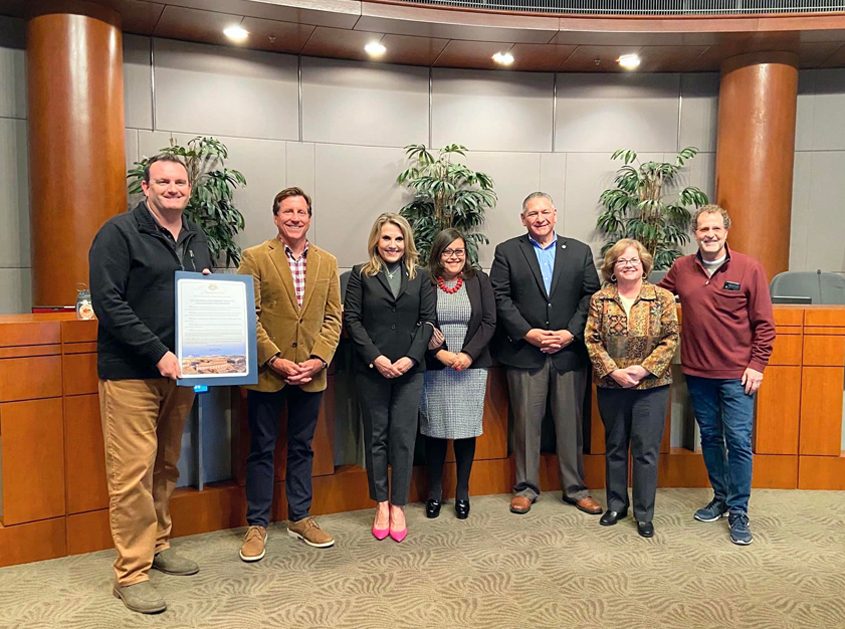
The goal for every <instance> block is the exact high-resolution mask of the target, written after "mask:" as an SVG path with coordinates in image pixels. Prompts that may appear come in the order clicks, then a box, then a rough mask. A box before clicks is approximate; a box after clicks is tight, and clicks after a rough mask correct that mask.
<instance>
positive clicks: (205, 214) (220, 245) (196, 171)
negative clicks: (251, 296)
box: [126, 135, 246, 267]
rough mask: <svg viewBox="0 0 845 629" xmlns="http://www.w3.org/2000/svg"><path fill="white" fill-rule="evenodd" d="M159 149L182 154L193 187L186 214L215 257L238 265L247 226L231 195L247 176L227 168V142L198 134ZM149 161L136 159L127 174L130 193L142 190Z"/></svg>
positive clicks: (228, 264) (229, 265)
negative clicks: (240, 240) (241, 238)
mask: <svg viewBox="0 0 845 629" xmlns="http://www.w3.org/2000/svg"><path fill="white" fill-rule="evenodd" d="M159 152H160V153H167V154H170V155H175V156H177V157H180V158H181V159H182V160H183V161H184V162H185V164H186V165H187V166H188V176H189V178H190V180H191V185H192V190H191V198H190V200H189V201H188V206H187V207H186V208H185V216H186V217H187V218H188V220H189V221H191V222H193V223H196V224H197V225H198V226H199V228H200V229H202V231H203V233H205V235H206V238H208V248H209V249H210V250H211V257H212V259H213V260H216V261H218V262H219V261H225V265H226V266H227V267H231V266H237V265H238V264H239V263H240V260H241V248H240V247H238V245H237V243H236V242H235V237H236V236H237V235H238V232H239V231H241V230H242V229H243V227H244V216H243V214H241V212H240V210H238V208H236V207H235V204H234V202H233V200H232V198H233V195H234V192H235V190H236V189H237V188H238V186H245V185H246V179H245V178H244V176H243V174H242V173H241V172H240V171H237V170H234V169H231V168H226V166H225V160H226V159H227V158H228V157H229V150H228V149H227V148H226V145H225V144H223V143H222V142H221V141H220V140H218V139H216V138H211V137H204V136H199V135H198V136H197V137H195V138H192V139H191V140H188V143H187V144H186V145H185V146H182V145H180V144H177V143H176V142H175V141H174V140H172V139H171V141H170V146H167V147H165V148H163V149H161V150H160V151H159ZM149 160H150V158H149V157H145V158H144V159H142V160H141V161H138V162H135V164H134V165H133V167H132V168H130V169H129V171H128V173H127V174H126V178H127V180H128V181H129V193H130V194H138V193H140V192H141V180H142V179H143V178H144V168H145V167H146V166H147V163H148V162H149Z"/></svg>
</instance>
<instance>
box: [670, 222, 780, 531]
mask: <svg viewBox="0 0 845 629" xmlns="http://www.w3.org/2000/svg"><path fill="white" fill-rule="evenodd" d="M693 225H694V226H695V240H696V242H697V243H698V253H696V254H694V255H689V256H684V257H682V258H678V259H677V260H675V263H674V264H673V265H672V268H671V270H670V271H669V273H668V274H667V275H666V277H665V278H664V279H663V281H661V282H660V285H661V286H663V287H664V288H666V289H668V290H670V291H672V292H673V293H675V294H676V295H678V296H679V297H680V300H681V306H682V308H683V315H684V316H683V325H682V329H681V365H682V368H683V372H684V375H685V376H686V380H687V389H688V390H689V395H690V399H691V401H692V407H693V411H694V412H695V417H696V420H698V425H699V428H700V429H701V452H702V455H703V456H704V463H705V465H706V466H707V473H708V475H709V476H710V484H711V485H712V486H713V492H714V494H715V495H714V497H713V500H711V501H710V503H709V504H708V505H707V506H705V507H702V508H701V509H699V510H698V511H696V512H695V515H694V517H695V519H696V520H698V521H700V522H715V521H716V520H718V519H720V518H721V517H723V516H724V515H726V514H727V515H728V522H729V525H730V535H731V541H732V542H733V543H734V544H741V545H746V544H750V543H751V541H752V539H753V538H752V536H751V530H750V528H749V527H748V498H749V496H750V495H751V430H752V426H753V423H754V394H755V393H756V392H757V389H759V388H760V384H761V383H762V381H763V369H765V367H766V364H767V363H768V361H769V356H770V355H771V353H772V343H773V342H774V340H775V326H774V320H773V317H772V300H771V297H770V296H769V284H768V280H767V278H766V272H765V270H764V269H763V266H762V265H761V264H760V263H759V262H758V261H757V260H755V259H754V258H751V257H749V256H746V255H744V254H742V253H738V252H736V251H731V250H730V249H729V248H728V245H727V238H728V229H730V226H731V219H730V216H728V213H727V212H726V211H725V210H724V209H722V208H720V207H719V206H717V205H706V206H704V207H702V208H700V209H699V210H698V211H697V212H696V214H695V217H694V219H693Z"/></svg>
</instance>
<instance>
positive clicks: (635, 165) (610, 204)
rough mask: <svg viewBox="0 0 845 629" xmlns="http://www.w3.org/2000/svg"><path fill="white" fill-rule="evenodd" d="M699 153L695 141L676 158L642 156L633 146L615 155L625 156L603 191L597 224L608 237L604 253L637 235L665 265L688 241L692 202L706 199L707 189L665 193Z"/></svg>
mask: <svg viewBox="0 0 845 629" xmlns="http://www.w3.org/2000/svg"><path fill="white" fill-rule="evenodd" d="M697 154H698V149H697V148H695V147H692V146H688V147H687V148H685V149H683V150H682V151H680V152H679V153H678V154H677V155H676V156H675V159H674V161H672V162H652V161H649V162H640V161H639V159H638V158H637V154H636V153H635V152H634V151H632V150H631V149H619V150H617V151H615V152H614V153H613V155H611V157H610V158H611V159H613V160H622V167H621V168H619V170H617V171H616V178H615V180H614V183H615V186H614V187H613V188H609V189H607V190H605V191H604V192H602V193H601V197H600V199H599V200H600V202H601V204H602V206H603V208H604V209H603V210H602V211H601V213H600V214H599V217H598V220H597V221H596V229H597V231H598V232H599V233H601V234H602V235H603V236H604V237H605V244H604V246H603V247H602V250H601V252H602V254H604V253H606V252H607V250H608V249H609V248H610V247H612V246H613V244H614V243H615V242H616V241H618V240H619V239H621V238H635V239H637V240H639V241H640V242H641V243H642V244H643V245H644V246H645V248H646V249H648V250H649V252H650V253H651V254H652V255H653V256H654V268H655V269H667V268H669V267H670V266H671V265H672V262H673V261H674V260H675V258H677V257H679V256H680V255H681V250H680V247H681V246H682V245H685V244H686V243H688V242H689V226H690V219H691V218H692V214H691V212H690V209H689V208H690V207H692V208H699V207H701V206H702V205H707V203H708V200H707V195H706V194H705V193H704V192H702V191H701V190H700V189H698V188H696V187H694V186H688V187H686V188H684V189H683V190H681V191H680V193H679V194H678V195H677V197H676V198H674V199H672V200H669V199H667V196H666V195H667V192H668V189H671V188H672V187H673V185H674V184H675V181H676V179H677V178H678V174H679V173H680V171H681V169H682V168H683V166H684V164H685V163H686V162H687V161H689V160H691V159H692V158H693V157H695V156H696V155H697Z"/></svg>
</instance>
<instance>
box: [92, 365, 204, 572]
mask: <svg viewBox="0 0 845 629" xmlns="http://www.w3.org/2000/svg"><path fill="white" fill-rule="evenodd" d="M99 391H100V419H101V421H102V425H103V441H104V444H105V452H106V480H107V482H108V488H109V525H110V526H111V534H112V538H113V539H114V546H115V548H116V549H117V559H116V560H115V562H114V574H115V579H116V580H117V583H118V585H121V586H125V585H133V584H135V583H140V582H142V581H146V580H148V578H149V577H148V575H147V573H148V572H149V570H150V566H151V565H152V563H153V556H154V555H155V553H158V552H161V551H162V550H165V549H167V548H169V547H170V542H169V537H170V529H171V522H170V508H169V502H170V495H171V494H172V493H173V489H174V488H175V487H176V480H177V479H178V478H179V469H178V467H177V464H178V462H179V452H180V450H181V446H182V430H183V428H184V426H185V419H186V417H187V415H188V412H189V411H190V410H191V406H192V405H193V402H194V392H193V389H191V388H186V387H177V386H176V383H175V382H174V381H173V380H168V379H166V378H151V379H148V380H100V384H99Z"/></svg>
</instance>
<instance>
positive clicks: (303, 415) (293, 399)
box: [246, 386, 323, 527]
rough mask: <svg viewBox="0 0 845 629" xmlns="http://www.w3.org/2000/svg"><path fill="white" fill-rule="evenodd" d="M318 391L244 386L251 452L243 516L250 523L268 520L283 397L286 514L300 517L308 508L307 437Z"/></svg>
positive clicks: (311, 453)
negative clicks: (285, 413) (266, 390)
mask: <svg viewBox="0 0 845 629" xmlns="http://www.w3.org/2000/svg"><path fill="white" fill-rule="evenodd" d="M322 397H323V393H322V391H320V392H317V393H308V392H306V391H303V390H302V389H300V388H299V387H295V386H285V387H283V388H282V389H281V390H280V391H276V392H274V393H262V392H260V391H249V392H247V401H248V403H249V412H248V414H249V431H250V446H249V456H248V457H247V460H246V502H247V508H246V521H247V522H248V523H249V524H250V526H264V527H266V526H267V524H268V523H269V522H270V508H271V506H272V504H273V455H274V453H275V451H276V440H277V439H278V436H279V417H280V415H281V414H282V408H283V406H284V404H285V402H287V406H288V422H287V467H286V470H285V492H286V494H287V499H288V519H289V520H293V521H295V520H301V519H302V518H304V517H306V516H307V515H308V511H309V510H310V509H311V495H312V493H311V464H312V462H313V461H314V451H313V450H312V449H311V442H312V440H313V439H314V429H315V428H316V427H317V415H318V413H319V412H320V399H321V398H322Z"/></svg>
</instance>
